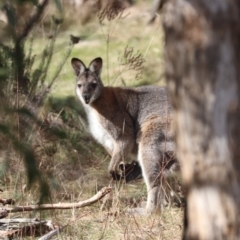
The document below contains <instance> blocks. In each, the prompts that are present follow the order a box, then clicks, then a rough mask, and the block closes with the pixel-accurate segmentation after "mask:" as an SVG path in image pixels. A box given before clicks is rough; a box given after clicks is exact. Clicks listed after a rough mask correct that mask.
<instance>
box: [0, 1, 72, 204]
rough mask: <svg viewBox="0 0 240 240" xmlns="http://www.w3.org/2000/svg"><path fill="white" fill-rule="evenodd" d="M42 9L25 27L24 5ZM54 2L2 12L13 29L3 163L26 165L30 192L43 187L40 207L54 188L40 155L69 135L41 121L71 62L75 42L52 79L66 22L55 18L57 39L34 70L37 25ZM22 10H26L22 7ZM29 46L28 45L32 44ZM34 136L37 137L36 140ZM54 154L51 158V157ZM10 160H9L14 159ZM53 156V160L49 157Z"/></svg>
mask: <svg viewBox="0 0 240 240" xmlns="http://www.w3.org/2000/svg"><path fill="white" fill-rule="evenodd" d="M26 2H28V4H30V3H31V4H32V11H33V9H34V5H37V8H36V10H35V11H34V13H32V14H30V16H29V17H28V18H27V19H25V20H26V24H25V26H23V27H22V26H19V25H18V22H19V19H20V18H21V17H22V16H19V15H18V14H17V12H18V11H17V9H18V7H20V5H21V4H25V3H26ZM48 2H49V1H48V0H44V1H42V2H41V3H40V4H38V1H34V0H32V1H24V0H22V1H20V0H18V1H17V0H16V1H4V2H3V3H1V8H2V10H3V12H4V13H5V15H6V17H7V20H8V25H7V26H6V31H7V30H9V29H10V31H8V34H9V33H10V34H9V35H8V38H7V41H2V42H0V101H1V105H0V139H1V142H2V146H1V147H0V157H2V158H5V161H13V162H14V161H15V162H16V164H17V165H18V166H19V165H20V162H22V163H23V164H24V165H25V169H26V173H27V177H28V186H29V187H31V186H32V185H33V184H34V183H35V182H36V183H37V184H38V185H39V189H40V201H43V200H44V199H46V198H47V197H48V196H49V187H48V183H47V181H46V179H45V178H43V176H42V174H41V173H40V170H39V161H40V162H41V158H44V156H43V155H39V151H38V146H39V142H46V141H50V140H49V139H51V138H54V137H55V138H57V139H64V138H66V132H65V131H63V129H61V128H59V126H55V125H54V124H53V122H50V121H48V120H47V118H46V117H44V116H43V117H41V114H40V113H41V109H42V107H43V104H44V101H45V100H46V98H47V96H48V93H49V92H50V90H51V87H52V85H53V83H54V82H55V81H56V79H57V77H58V75H59V74H60V72H61V69H62V66H63V65H64V63H65V62H66V60H67V58H68V57H69V55H70V53H71V50H72V48H73V43H72V42H71V41H69V44H68V48H67V50H66V54H65V56H64V58H62V60H61V63H60V65H59V68H58V69H56V71H55V73H54V75H53V77H52V78H51V79H49V75H48V72H49V68H50V64H51V62H52V60H53V55H54V50H55V43H56V38H57V37H58V34H59V28H60V25H61V22H62V20H61V19H60V20H59V19H56V18H54V17H53V18H52V28H51V33H52V37H51V38H50V39H49V42H48V44H47V45H46V46H45V49H44V51H43V53H42V55H41V61H40V63H39V64H38V65H36V64H35V65H36V66H35V65H34V63H35V59H36V56H35V54H34V52H33V45H34V37H33V35H31V36H30V34H31V31H33V30H34V28H35V27H36V24H37V23H38V21H39V19H40V18H41V16H42V14H43V13H44V10H45V8H46V6H47V4H48ZM55 3H56V6H57V8H58V9H60V10H61V4H60V1H58V0H55ZM21 7H22V5H21ZM27 41H28V42H29V44H26V42H27ZM33 133H34V134H33ZM6 152H11V155H12V157H10V158H9V157H6V156H7V155H6ZM52 154H54V152H51V153H50V155H52ZM8 155H9V154H8ZM46 155H47V154H46ZM3 165H4V166H6V167H5V171H1V173H0V177H4V176H5V174H6V171H7V170H8V168H9V167H10V164H3Z"/></svg>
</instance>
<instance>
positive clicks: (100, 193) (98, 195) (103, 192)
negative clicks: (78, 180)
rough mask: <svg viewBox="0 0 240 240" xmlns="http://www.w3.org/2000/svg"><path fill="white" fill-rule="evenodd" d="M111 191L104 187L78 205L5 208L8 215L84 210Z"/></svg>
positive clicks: (54, 204)
mask: <svg viewBox="0 0 240 240" xmlns="http://www.w3.org/2000/svg"><path fill="white" fill-rule="evenodd" d="M111 190H112V188H111V187H104V188H102V189H101V190H100V191H98V192H97V193H96V194H95V195H94V196H92V197H91V198H89V199H87V200H84V201H81V202H76V203H53V204H51V203H50V204H40V205H28V206H15V207H8V208H5V210H6V211H7V212H8V213H14V212H28V211H35V210H50V209H71V208H82V207H85V206H89V205H91V204H93V203H95V202H97V201H98V200H100V199H101V198H103V197H104V196H105V195H106V194H108V193H109V192H111Z"/></svg>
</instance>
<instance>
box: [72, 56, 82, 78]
mask: <svg viewBox="0 0 240 240" xmlns="http://www.w3.org/2000/svg"><path fill="white" fill-rule="evenodd" d="M71 63H72V67H73V70H74V72H75V75H76V76H79V74H81V73H82V72H84V70H85V69H86V66H85V65H84V63H83V62H82V61H81V60H80V59H78V58H72V60H71Z"/></svg>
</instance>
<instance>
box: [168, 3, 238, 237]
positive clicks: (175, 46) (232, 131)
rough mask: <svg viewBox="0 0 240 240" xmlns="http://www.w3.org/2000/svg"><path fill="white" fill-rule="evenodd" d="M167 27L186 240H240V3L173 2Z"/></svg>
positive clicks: (170, 79) (169, 70)
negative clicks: (184, 187) (184, 197)
mask: <svg viewBox="0 0 240 240" xmlns="http://www.w3.org/2000/svg"><path fill="white" fill-rule="evenodd" d="M163 27H164V31H165V44H166V52H165V57H166V77H167V82H168V87H169V91H170V94H171V98H172V102H173V107H174V114H175V122H174V127H175V131H176V141H177V154H178V159H179V162H180V164H181V168H182V177H183V181H184V183H185V186H186V192H187V193H186V195H187V196H186V200H187V207H186V209H185V228H184V234H183V239H194V240H195V239H204V240H206V239H211V240H213V239H218V240H219V239H240V224H239V223H240V216H239V214H240V78H239V77H240V1H239V0H214V1H211V0H209V1H208V0H188V1H187V0H169V1H168V2H167V3H166V4H165V6H164V9H163Z"/></svg>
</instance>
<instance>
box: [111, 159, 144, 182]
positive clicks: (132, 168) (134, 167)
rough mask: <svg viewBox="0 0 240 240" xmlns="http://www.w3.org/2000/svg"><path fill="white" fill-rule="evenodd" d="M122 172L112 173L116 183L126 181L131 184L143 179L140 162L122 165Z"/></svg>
mask: <svg viewBox="0 0 240 240" xmlns="http://www.w3.org/2000/svg"><path fill="white" fill-rule="evenodd" d="M119 169H120V172H113V171H112V172H111V176H112V178H113V179H114V180H115V181H120V180H123V179H124V180H125V181H126V182H130V181H133V180H136V179H140V178H142V170H141V167H140V165H139V163H138V162H136V161H133V162H131V163H127V164H125V163H123V162H122V163H120V164H119Z"/></svg>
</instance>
